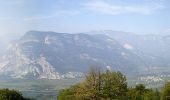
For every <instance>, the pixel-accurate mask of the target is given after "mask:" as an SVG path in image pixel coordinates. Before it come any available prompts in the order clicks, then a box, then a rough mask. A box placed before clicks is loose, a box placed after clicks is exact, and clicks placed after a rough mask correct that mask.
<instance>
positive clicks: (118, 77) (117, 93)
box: [101, 70, 127, 100]
mask: <svg viewBox="0 0 170 100" xmlns="http://www.w3.org/2000/svg"><path fill="white" fill-rule="evenodd" d="M101 86H102V95H103V96H104V97H105V98H106V99H109V100H112V99H123V98H126V93H127V82H126V77H125V76H124V75H123V74H122V73H120V72H111V71H109V70H107V71H106V72H105V73H103V74H102V85H101Z"/></svg>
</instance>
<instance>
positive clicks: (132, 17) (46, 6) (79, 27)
mask: <svg viewBox="0 0 170 100" xmlns="http://www.w3.org/2000/svg"><path fill="white" fill-rule="evenodd" d="M29 30H42V31H43V30H48V31H56V32H69V33H73V32H86V31H91V30H119V31H128V32H134V33H139V34H148V33H151V34H155V33H156V34H157V33H165V32H170V0H0V36H1V35H2V34H23V33H24V32H26V31H29Z"/></svg>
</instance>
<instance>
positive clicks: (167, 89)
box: [161, 82, 170, 100]
mask: <svg viewBox="0 0 170 100" xmlns="http://www.w3.org/2000/svg"><path fill="white" fill-rule="evenodd" d="M161 100H170V82H168V83H167V84H165V86H164V88H163V90H162V95H161Z"/></svg>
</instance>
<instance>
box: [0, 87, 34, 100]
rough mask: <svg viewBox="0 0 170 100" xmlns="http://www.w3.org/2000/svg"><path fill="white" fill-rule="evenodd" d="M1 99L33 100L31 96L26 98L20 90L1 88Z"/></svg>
mask: <svg viewBox="0 0 170 100" xmlns="http://www.w3.org/2000/svg"><path fill="white" fill-rule="evenodd" d="M0 100H33V99H29V98H24V97H23V96H22V94H21V93H20V92H19V91H16V90H9V89H0Z"/></svg>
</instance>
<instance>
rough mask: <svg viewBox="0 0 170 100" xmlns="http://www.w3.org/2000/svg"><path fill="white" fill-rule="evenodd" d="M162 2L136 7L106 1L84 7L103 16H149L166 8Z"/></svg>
mask: <svg viewBox="0 0 170 100" xmlns="http://www.w3.org/2000/svg"><path fill="white" fill-rule="evenodd" d="M161 2H162V0H161V1H160V0H159V2H158V1H154V2H151V3H149V4H148V3H147V4H138V5H137V4H135V5H115V4H111V3H108V2H104V1H97V0H95V1H90V2H88V3H86V4H85V5H84V7H85V8H86V9H88V10H90V11H94V12H99V13H102V14H109V15H117V14H125V13H136V14H143V15H148V14H151V13H153V12H155V11H157V10H160V9H162V8H164V6H163V5H162V3H161Z"/></svg>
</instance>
